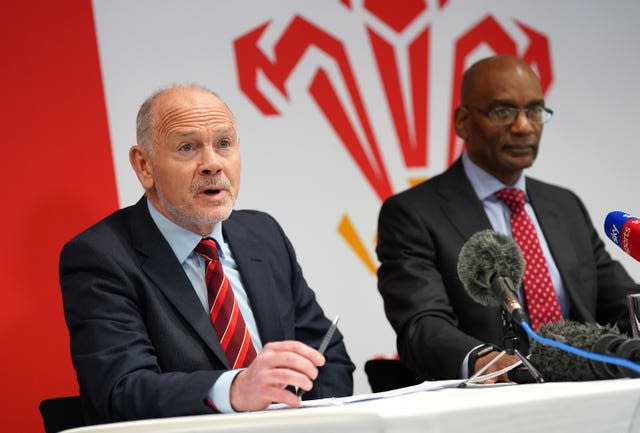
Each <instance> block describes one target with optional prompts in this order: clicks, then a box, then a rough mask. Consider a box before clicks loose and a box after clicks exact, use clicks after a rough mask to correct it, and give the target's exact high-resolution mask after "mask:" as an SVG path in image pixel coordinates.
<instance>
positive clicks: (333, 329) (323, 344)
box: [296, 314, 340, 397]
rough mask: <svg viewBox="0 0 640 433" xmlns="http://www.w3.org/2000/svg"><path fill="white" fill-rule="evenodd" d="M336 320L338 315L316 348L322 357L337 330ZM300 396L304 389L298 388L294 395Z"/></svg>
mask: <svg viewBox="0 0 640 433" xmlns="http://www.w3.org/2000/svg"><path fill="white" fill-rule="evenodd" d="M338 320H340V315H339V314H338V315H337V316H336V318H335V319H333V322H331V326H329V329H327V333H326V334H324V338H323V339H322V342H321V343H320V347H318V352H320V353H321V354H322V355H324V351H325V350H327V346H328V345H329V342H330V341H331V337H333V333H334V332H336V328H338ZM302 394H304V389H302V388H298V392H297V393H296V395H297V396H298V397H302Z"/></svg>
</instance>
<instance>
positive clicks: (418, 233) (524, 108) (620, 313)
mask: <svg viewBox="0 0 640 433" xmlns="http://www.w3.org/2000/svg"><path fill="white" fill-rule="evenodd" d="M552 115H553V111H551V110H550V109H549V108H547V107H546V106H545V101H544V98H543V93H542V88H541V85H540V81H539V79H538V77H537V76H536V74H535V73H534V71H533V70H532V69H531V68H530V66H529V65H528V64H527V63H526V62H524V61H523V60H522V59H520V58H518V57H513V56H506V55H499V56H494V57H490V58H487V59H483V60H480V61H479V62H477V63H475V64H474V65H472V66H471V67H470V68H469V69H468V70H467V71H466V72H465V74H464V76H463V79H462V86H461V105H460V106H459V107H458V108H457V109H456V112H455V129H456V133H457V134H458V136H460V137H461V138H462V139H463V140H464V141H465V144H466V152H465V153H464V154H463V155H462V156H461V157H460V158H459V159H458V161H457V162H456V163H455V164H453V165H452V166H451V167H450V168H449V169H448V170H446V171H445V172H444V173H442V174H441V175H439V176H436V177H434V178H432V179H430V180H428V181H427V182H424V183H422V184H420V185H417V186H415V187H413V188H411V189H409V190H407V191H404V192H402V193H400V194H397V195H395V196H393V197H391V198H389V199H387V200H386V201H385V203H384V204H383V206H382V209H381V211H380V216H379V222H378V247H377V253H378V259H379V260H380V263H381V266H380V268H379V270H378V289H379V290H380V293H381V294H382V297H383V299H384V307H385V312H386V315H387V318H388V319H389V321H390V323H391V325H392V326H393V328H394V329H395V331H396V334H397V345H398V352H399V354H400V359H401V360H402V362H403V363H404V364H405V365H406V366H408V367H409V368H410V369H411V370H412V371H413V372H414V373H415V374H416V375H417V376H418V378H420V379H436V380H438V379H453V378H464V377H468V376H469V375H471V374H473V373H474V372H475V371H478V370H479V369H481V368H482V367H483V366H485V365H486V364H487V363H488V362H489V361H490V360H492V359H493V358H494V357H496V356H497V355H498V353H499V352H498V350H496V349H498V348H500V347H505V336H508V332H505V327H504V325H503V319H502V309H501V308H499V307H486V306H482V305H480V304H477V303H476V302H475V301H473V300H472V299H471V298H470V297H469V296H468V295H467V293H466V292H465V289H464V287H463V285H462V283H461V282H460V280H459V278H458V274H457V262H458V254H459V252H460V248H461V247H462V246H463V245H464V243H465V242H466V241H467V240H468V239H469V238H470V237H471V236H472V235H473V234H474V233H476V232H479V231H481V230H485V229H492V230H494V231H496V232H499V233H503V234H505V235H508V236H512V237H514V239H516V241H518V244H519V245H520V247H521V249H523V245H521V244H520V240H519V236H521V235H520V233H521V232H522V230H523V229H522V227H523V224H524V223H522V222H520V221H522V219H523V218H524V219H526V224H524V225H526V226H527V227H528V228H529V231H528V232H526V235H527V236H528V238H529V240H528V241H529V242H531V244H535V248H533V247H532V248H531V249H535V250H536V251H537V252H538V254H537V256H535V257H536V258H538V259H539V262H538V265H536V267H534V268H531V269H530V270H526V269H525V279H524V280H525V281H524V284H523V286H522V287H521V288H519V290H518V292H519V296H520V298H521V301H523V302H522V303H523V305H525V308H527V309H528V310H529V315H530V316H531V315H532V312H533V313H537V311H538V310H543V311H542V316H541V318H540V319H539V323H546V322H549V321H557V320H560V319H570V320H576V321H579V322H585V323H599V324H618V325H619V326H620V328H621V329H622V330H623V331H627V330H628V329H629V322H628V319H627V314H626V307H625V295H626V294H628V293H633V292H638V291H640V290H639V288H638V286H637V285H636V284H635V283H634V282H633V281H632V280H631V278H630V277H629V275H628V274H627V273H626V271H625V270H624V269H623V268H622V266H621V265H620V264H619V263H617V262H615V261H613V260H612V259H611V257H610V256H609V254H608V253H607V252H606V251H605V248H604V244H603V243H602V241H601V240H600V238H599V237H598V235H597V233H596V231H595V229H594V227H593V224H592V222H591V219H590V217H589V215H588V214H587V211H586V209H585V207H584V205H583V204H582V202H581V200H580V199H579V198H578V197H577V196H576V195H575V194H573V193H572V192H571V191H569V190H567V189H564V188H560V187H557V186H553V185H550V184H547V183H543V182H540V181H538V180H535V179H532V178H529V177H526V176H525V175H524V173H523V170H524V169H526V168H528V167H530V166H531V165H533V162H534V161H535V159H536V156H537V154H538V146H539V142H540V136H541V135H542V129H543V124H544V123H546V122H548V121H549V120H551V117H552ZM505 195H506V196H519V197H520V201H519V203H520V207H519V210H515V208H512V207H511V204H512V202H509V201H508V199H507V197H506V196H505ZM510 203H511V204H510ZM512 213H513V214H512ZM516 213H518V216H517V217H516V216H515V214H516ZM525 213H526V215H525ZM512 224H514V225H513V226H512ZM529 235H530V236H529ZM528 249H529V247H528V246H526V247H525V248H524V249H523V253H525V251H524V250H528ZM524 255H525V260H526V261H528V262H529V263H533V262H534V259H532V258H529V257H528V256H527V254H524ZM527 266H530V264H527ZM527 272H529V273H530V274H531V275H532V276H533V277H534V278H535V283H531V284H527ZM543 277H544V278H543ZM543 279H544V281H545V282H542V281H541V280H543ZM528 286H530V287H534V286H536V287H535V289H536V290H538V289H539V288H540V287H542V286H545V287H548V291H547V292H546V293H545V294H544V295H543V296H542V297H541V298H543V301H544V303H543V305H542V306H540V305H535V304H534V303H533V301H532V299H533V298H534V297H536V298H537V297H538V295H537V294H535V295H532V294H531V292H527V291H526V290H527V288H528ZM538 286H540V287H538ZM516 328H517V327H516ZM534 328H535V327H534ZM515 335H516V336H517V337H519V338H517V340H518V344H519V347H518V349H519V350H520V352H522V353H525V354H526V353H527V352H528V340H527V337H526V335H525V334H524V333H523V332H522V331H521V330H519V329H515ZM515 361H517V358H516V357H515V356H513V355H507V356H504V357H502V358H501V359H500V360H499V361H498V362H496V363H495V364H493V365H492V366H491V367H490V368H489V369H488V370H487V372H488V373H490V372H492V371H498V370H501V369H502V368H504V367H506V366H508V365H510V364H513V363H514V362H515ZM507 380H509V379H508V376H507V374H506V373H505V374H502V375H500V376H498V377H496V378H493V379H489V380H488V382H495V381H507Z"/></svg>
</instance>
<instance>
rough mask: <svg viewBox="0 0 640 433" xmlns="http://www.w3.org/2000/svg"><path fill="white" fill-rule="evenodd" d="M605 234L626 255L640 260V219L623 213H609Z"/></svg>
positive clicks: (605, 222)
mask: <svg viewBox="0 0 640 433" xmlns="http://www.w3.org/2000/svg"><path fill="white" fill-rule="evenodd" d="M604 232H605V234H606V235H607V237H608V238H609V239H611V240H612V241H613V242H614V243H615V244H616V245H617V246H619V247H620V248H622V249H623V250H624V252H625V253H627V254H629V255H630V256H631V257H633V258H634V259H636V260H640V219H638V218H636V217H633V216H631V215H629V214H627V213H625V212H622V211H613V212H609V214H608V215H607V217H606V218H605V220H604Z"/></svg>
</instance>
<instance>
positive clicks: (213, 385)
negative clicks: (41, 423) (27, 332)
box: [60, 85, 355, 423]
mask: <svg viewBox="0 0 640 433" xmlns="http://www.w3.org/2000/svg"><path fill="white" fill-rule="evenodd" d="M137 135H138V137H137V140H138V144H137V145H135V146H133V147H132V148H131V150H130V154H129V156H130V161H131V164H132V166H133V168H134V170H135V172H136V174H137V176H138V179H139V180H140V182H141V184H142V186H143V187H144V189H145V197H144V198H142V199H141V200H140V201H139V202H138V203H137V204H135V205H133V206H131V207H128V208H124V209H121V210H119V211H117V212H115V213H113V214H112V215H110V216H108V217H107V218H105V219H104V220H102V221H100V222H98V223H97V224H96V225H94V226H92V227H91V228H89V229H88V230H86V231H84V232H83V233H81V234H80V235H78V236H77V237H75V238H74V239H73V240H71V241H70V242H69V243H68V244H67V245H65V247H64V248H63V251H62V253H61V258H60V282H61V286H62V294H63V301H64V312H65V318H66V321H67V325H68V327H69V333H70V339H71V353H72V359H73V364H74V367H75V369H76V372H77V377H78V382H79V385H80V394H81V398H82V402H83V408H84V411H85V418H86V420H87V421H88V422H89V423H102V422H112V421H120V420H130V419H140V418H152V417H167V416H179V415H191V414H207V413H215V412H216V411H218V412H233V411H252V410H261V409H264V408H266V407H267V406H268V405H269V404H270V403H272V402H278V403H285V404H287V405H289V406H293V407H296V406H299V405H300V398H299V397H298V396H297V395H296V394H295V390H294V388H298V389H301V390H304V391H306V394H305V398H309V399H313V398H322V397H330V396H345V395H350V394H351V393H352V392H353V381H352V373H353V370H354V368H355V367H354V365H353V364H352V363H351V360H350V359H349V356H348V355H347V352H346V350H345V347H344V344H343V338H342V336H341V335H340V333H339V332H336V333H335V334H334V336H333V338H332V340H331V342H330V344H329V346H328V348H327V349H326V351H325V353H324V356H323V355H322V354H320V353H319V352H318V351H317V350H316V349H315V348H317V347H318V346H319V345H320V342H321V340H322V338H323V336H324V334H325V333H326V331H327V329H328V328H329V325H330V322H329V320H328V319H327V318H326V317H325V316H324V313H323V311H322V309H321V307H320V306H319V305H318V303H317V301H316V299H315V295H314V293H313V291H312V290H311V289H310V288H309V286H308V285H307V283H306V282H305V280H304V277H303V275H302V271H301V269H300V266H299V265H298V263H297V260H296V257H295V253H294V250H293V247H292V246H291V244H290V242H289V240H288V239H287V237H286V236H285V234H284V232H283V231H282V228H281V227H280V226H279V225H278V224H277V223H276V221H275V220H273V218H271V217H270V216H269V215H267V214H265V213H261V212H257V211H232V207H233V204H234V202H235V199H236V196H237V193H238V187H239V180H240V153H239V142H238V132H237V130H236V124H235V119H234V117H233V115H232V114H231V112H230V111H229V109H228V107H227V106H226V105H225V104H224V102H223V101H221V100H220V99H219V98H218V97H217V96H215V95H214V94H213V93H211V92H210V91H208V90H206V89H204V88H201V87H198V86H194V85H177V86H172V87H170V88H167V89H164V90H162V91H160V92H158V93H156V94H154V95H153V96H152V97H150V98H149V99H148V100H147V101H146V102H145V103H144V104H143V105H142V107H141V108H140V111H139V113H138V119H137ZM223 221H224V223H223ZM203 238H211V239H213V240H214V241H213V242H214V243H215V245H216V247H217V250H218V251H219V256H220V262H221V263H222V266H223V268H224V275H225V279H226V281H228V282H230V286H231V289H232V290H233V294H234V295H235V296H234V297H233V298H232V299H234V300H235V303H236V304H237V306H234V310H233V311H234V312H235V313H236V314H237V311H238V310H239V311H240V314H239V316H238V315H236V316H233V317H234V319H233V320H234V321H233V323H234V325H233V326H234V327H235V326H236V325H237V324H239V323H240V321H241V320H242V319H243V320H244V324H243V326H242V329H243V332H244V330H245V329H246V330H247V331H248V334H242V335H245V336H248V337H250V341H249V339H248V338H247V337H245V338H241V339H240V341H242V350H245V351H248V350H249V349H248V348H250V349H251V350H253V349H255V352H257V356H255V355H254V356H255V359H254V360H253V361H252V362H250V363H248V365H247V366H246V368H235V369H234V368H232V367H231V365H230V362H231V361H229V360H228V356H229V355H228V354H227V352H225V350H227V348H228V347H229V345H227V344H226V343H224V347H225V349H223V346H222V345H221V343H220V341H221V339H220V338H219V337H218V335H217V334H216V331H215V330H214V327H213V326H212V322H211V320H213V319H211V317H213V314H214V313H212V316H211V317H210V315H209V305H208V302H209V300H208V299H207V297H208V294H207V289H208V287H207V285H208V281H209V280H208V278H209V276H207V279H205V268H207V269H209V268H208V264H209V261H208V259H206V257H205V256H203V255H201V254H200V253H199V252H196V251H195V249H196V247H197V246H198V245H199V243H200V242H201V240H202V239H203ZM198 251H200V250H198ZM207 272H209V271H207ZM207 275H209V274H207ZM222 281H224V279H223V280H222ZM224 284H226V283H224ZM224 287H229V286H228V285H227V286H224ZM211 302H213V301H211ZM236 304H234V305H236ZM212 310H215V308H213V307H212ZM229 323H231V322H229ZM229 328H231V325H229ZM225 338H226V337H224V338H222V340H224V339H225ZM251 345H253V347H251ZM243 353H247V352H243ZM247 356H248V355H247ZM244 358H245V355H243V356H242V359H244ZM238 365H242V364H238Z"/></svg>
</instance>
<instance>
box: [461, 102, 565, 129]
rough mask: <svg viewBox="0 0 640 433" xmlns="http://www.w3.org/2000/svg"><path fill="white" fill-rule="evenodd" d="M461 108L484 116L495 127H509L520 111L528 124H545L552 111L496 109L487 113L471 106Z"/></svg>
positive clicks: (540, 107)
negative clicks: (527, 120)
mask: <svg viewBox="0 0 640 433" xmlns="http://www.w3.org/2000/svg"><path fill="white" fill-rule="evenodd" d="M463 107H464V108H466V109H467V110H469V111H473V112H476V113H480V114H484V115H485V116H487V117H488V118H489V120H491V122H493V123H494V124H495V125H511V124H512V123H513V122H515V121H516V119H517V118H518V116H519V115H520V112H521V111H524V114H525V115H526V116H527V119H529V122H531V123H535V124H537V125H542V124H543V123H547V122H548V121H549V120H551V118H552V117H553V110H551V109H550V108H547V107H542V106H536V107H527V108H516V107H496V108H493V109H491V110H489V111H485V110H481V109H479V108H477V107H474V106H472V105H463Z"/></svg>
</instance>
